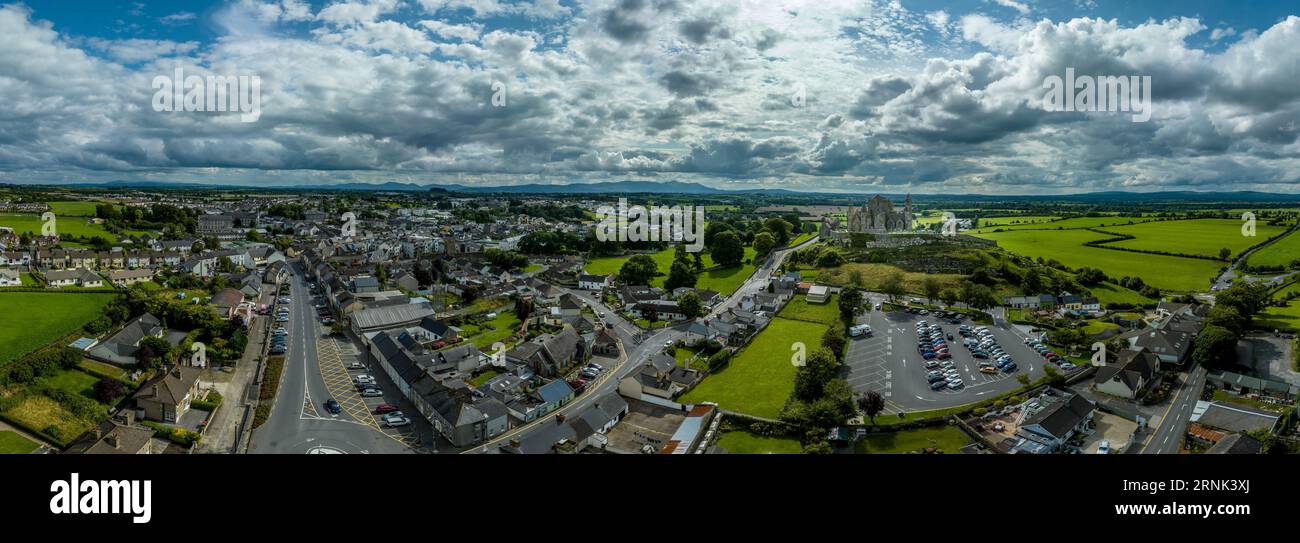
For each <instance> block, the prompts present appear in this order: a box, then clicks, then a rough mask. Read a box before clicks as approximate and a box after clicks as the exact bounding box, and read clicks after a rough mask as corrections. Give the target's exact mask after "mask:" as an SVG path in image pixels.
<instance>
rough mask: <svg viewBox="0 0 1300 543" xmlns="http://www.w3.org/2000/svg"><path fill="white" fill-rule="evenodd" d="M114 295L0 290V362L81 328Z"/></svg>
mask: <svg viewBox="0 0 1300 543" xmlns="http://www.w3.org/2000/svg"><path fill="white" fill-rule="evenodd" d="M113 296H114V295H113V294H60V293H45V292H0V308H3V309H4V310H3V311H0V365H4V364H6V363H8V362H10V361H13V360H14V359H17V358H18V357H20V356H22V355H24V354H27V353H29V352H31V351H34V350H36V349H38V348H40V347H43V346H45V344H47V343H49V342H51V341H54V340H56V339H59V338H61V337H63V336H66V335H68V334H71V333H72V332H74V331H76V330H77V329H79V328H81V327H82V326H84V325H85V324H86V323H87V322H90V321H91V320H93V319H94V318H96V317H98V316H99V315H100V312H101V311H102V310H103V308H104V306H106V305H108V303H109V302H110V301H112V300H113Z"/></svg>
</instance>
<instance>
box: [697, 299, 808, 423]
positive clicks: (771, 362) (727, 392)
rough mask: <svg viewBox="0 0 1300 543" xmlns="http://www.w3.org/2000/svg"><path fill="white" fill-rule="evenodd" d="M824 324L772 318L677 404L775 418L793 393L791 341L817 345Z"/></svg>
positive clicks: (792, 343)
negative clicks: (705, 405) (706, 404)
mask: <svg viewBox="0 0 1300 543" xmlns="http://www.w3.org/2000/svg"><path fill="white" fill-rule="evenodd" d="M825 331H826V325H824V324H816V323H811V322H804V321H795V320H790V319H783V318H781V317H776V318H774V319H772V322H771V323H770V324H768V325H767V328H766V329H764V330H763V331H762V332H759V334H758V337H755V338H754V340H753V342H751V343H750V344H749V346H748V347H745V349H744V350H743V351H741V352H740V354H739V355H737V356H736V358H734V359H733V360H732V361H731V363H730V364H728V365H727V366H726V367H725V368H723V369H722V370H721V371H718V372H716V373H713V374H712V375H710V376H708V377H706V378H705V379H704V381H703V382H701V383H700V384H699V385H698V386H696V387H695V388H694V389H693V390H691V391H690V392H689V393H687V394H686V395H684V396H682V397H681V398H680V399H679V400H678V401H680V402H682V403H701V402H715V403H717V404H718V405H720V406H721V407H722V408H723V409H729V410H732V411H739V412H741V413H748V414H750V415H756V416H759V417H766V418H771V419H775V418H776V417H777V416H778V415H780V413H781V407H782V406H783V405H785V401H786V399H788V398H789V397H790V393H791V392H792V391H793V390H794V374H795V367H794V364H791V363H790V356H791V355H792V354H794V351H792V350H791V347H792V346H793V345H794V343H795V342H803V344H804V345H805V346H806V348H807V349H808V350H813V349H816V348H817V347H818V346H819V345H821V337H822V334H823V333H825Z"/></svg>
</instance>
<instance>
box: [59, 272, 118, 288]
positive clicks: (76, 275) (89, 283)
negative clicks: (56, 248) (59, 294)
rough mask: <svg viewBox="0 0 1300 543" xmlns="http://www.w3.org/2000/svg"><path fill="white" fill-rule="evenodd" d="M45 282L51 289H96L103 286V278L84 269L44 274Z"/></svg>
mask: <svg viewBox="0 0 1300 543" xmlns="http://www.w3.org/2000/svg"><path fill="white" fill-rule="evenodd" d="M45 282H46V283H48V284H49V285H50V286H52V287H70V286H78V287H82V288H98V287H102V286H104V280H103V278H101V277H100V276H99V274H97V273H95V272H93V271H90V270H88V269H86V268H77V269H75V270H56V271H52V272H49V273H46V274H45Z"/></svg>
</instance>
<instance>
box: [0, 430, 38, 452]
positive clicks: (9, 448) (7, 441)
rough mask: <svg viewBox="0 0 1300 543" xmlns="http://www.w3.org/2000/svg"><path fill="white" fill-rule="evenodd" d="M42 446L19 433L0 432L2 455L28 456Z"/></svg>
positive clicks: (0, 450)
mask: <svg viewBox="0 0 1300 543" xmlns="http://www.w3.org/2000/svg"><path fill="white" fill-rule="evenodd" d="M38 446H40V445H39V444H37V443H36V442H35V441H32V440H30V439H27V438H25V437H23V436H22V435H19V434H18V433H17V432H10V431H9V430H0V454H27V453H30V452H32V451H34V450H36V447H38Z"/></svg>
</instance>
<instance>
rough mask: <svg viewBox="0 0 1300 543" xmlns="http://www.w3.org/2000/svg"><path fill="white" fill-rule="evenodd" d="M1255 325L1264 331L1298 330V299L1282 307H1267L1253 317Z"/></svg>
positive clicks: (1299, 320)
mask: <svg viewBox="0 0 1300 543" xmlns="http://www.w3.org/2000/svg"><path fill="white" fill-rule="evenodd" d="M1255 324H1256V325H1257V326H1258V327H1260V328H1263V329H1265V330H1300V299H1297V300H1292V301H1291V303H1289V304H1287V305H1286V306H1284V307H1277V306H1269V307H1268V308H1266V309H1264V311H1263V312H1261V313H1260V314H1258V315H1255Z"/></svg>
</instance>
